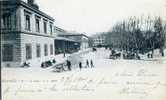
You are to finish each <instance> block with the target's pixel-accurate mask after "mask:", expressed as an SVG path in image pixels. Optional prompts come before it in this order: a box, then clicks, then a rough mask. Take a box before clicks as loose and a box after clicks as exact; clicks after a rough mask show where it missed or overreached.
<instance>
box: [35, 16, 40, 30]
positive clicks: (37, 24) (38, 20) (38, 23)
mask: <svg viewBox="0 0 166 100" xmlns="http://www.w3.org/2000/svg"><path fill="white" fill-rule="evenodd" d="M36 32H40V19H39V18H36Z"/></svg>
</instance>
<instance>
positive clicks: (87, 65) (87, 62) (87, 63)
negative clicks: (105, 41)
mask: <svg viewBox="0 0 166 100" xmlns="http://www.w3.org/2000/svg"><path fill="white" fill-rule="evenodd" d="M86 67H89V61H88V59H87V60H86Z"/></svg>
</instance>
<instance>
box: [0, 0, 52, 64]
mask: <svg viewBox="0 0 166 100" xmlns="http://www.w3.org/2000/svg"><path fill="white" fill-rule="evenodd" d="M0 3H1V5H2V7H1V16H2V17H1V55H2V56H1V60H2V61H1V62H2V67H19V66H23V64H24V63H25V62H28V63H29V64H30V66H36V65H40V64H41V62H43V61H46V60H49V59H51V58H52V57H53V55H54V37H55V36H54V32H53V23H54V19H53V18H52V17H50V16H48V15H47V14H45V13H44V12H42V11H40V10H39V8H38V5H36V4H35V3H34V0H28V2H27V3H26V2H24V1H21V0H2V1H0ZM36 62H37V64H36Z"/></svg>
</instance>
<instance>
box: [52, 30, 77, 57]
mask: <svg viewBox="0 0 166 100" xmlns="http://www.w3.org/2000/svg"><path fill="white" fill-rule="evenodd" d="M54 30H55V32H56V33H57V37H56V38H55V40H54V45H55V54H59V53H73V52H76V51H78V50H79V49H80V42H78V41H76V40H74V39H70V38H66V37H62V36H59V35H58V34H68V32H67V31H65V30H63V29H61V28H58V27H54Z"/></svg>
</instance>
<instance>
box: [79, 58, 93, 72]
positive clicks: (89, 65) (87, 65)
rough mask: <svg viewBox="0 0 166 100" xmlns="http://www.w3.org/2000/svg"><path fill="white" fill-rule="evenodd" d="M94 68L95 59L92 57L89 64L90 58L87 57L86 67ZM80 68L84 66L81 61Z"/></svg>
mask: <svg viewBox="0 0 166 100" xmlns="http://www.w3.org/2000/svg"><path fill="white" fill-rule="evenodd" d="M90 67H91V68H93V67H94V64H93V61H92V59H91V60H90V64H89V60H88V59H87V60H86V66H85V68H90ZM79 68H80V70H81V69H82V68H83V66H82V62H79Z"/></svg>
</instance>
